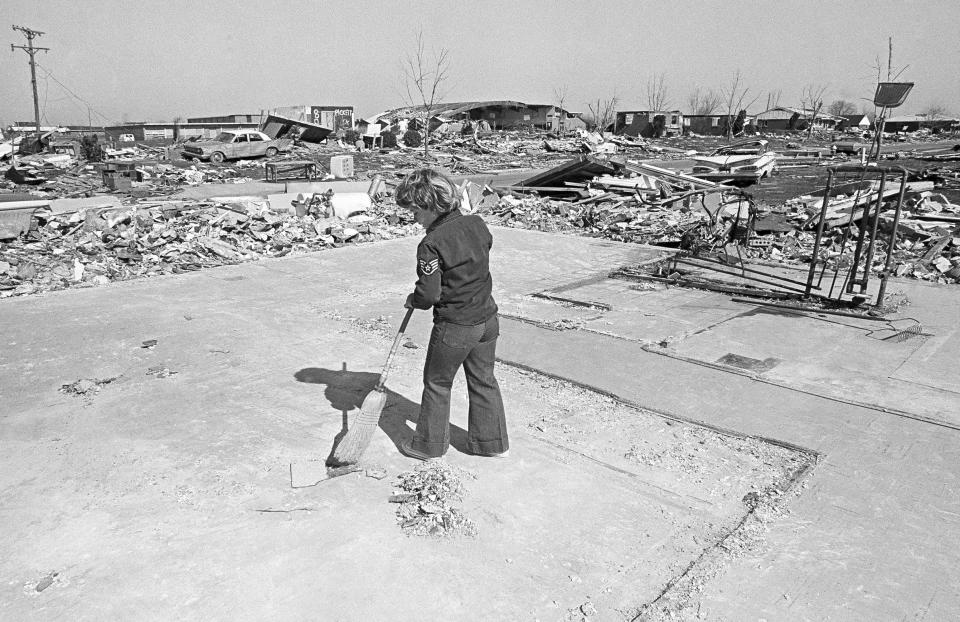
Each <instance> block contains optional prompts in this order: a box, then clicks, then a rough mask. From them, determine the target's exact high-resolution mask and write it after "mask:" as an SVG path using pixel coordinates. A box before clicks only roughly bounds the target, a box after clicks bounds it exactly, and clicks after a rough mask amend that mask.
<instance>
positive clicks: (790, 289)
mask: <svg viewBox="0 0 960 622" xmlns="http://www.w3.org/2000/svg"><path fill="white" fill-rule="evenodd" d="M676 261H677V262H678V263H685V264H687V265H690V266H693V267H695V268H706V269H707V270H713V271H715V272H719V273H720V274H727V275H729V276H738V277H739V276H740V275H739V274H737V273H736V272H727V271H725V270H720V269H718V268H714V267H711V266H703V265H700V264H695V263H689V262H685V261H684V260H683V259H682V258H678V259H677V260H676ZM741 278H745V279H747V280H748V281H754V282H756V283H763V284H764V285H770V286H773V287H779V288H780V289H785V290H787V291H788V292H797V293H802V294H804V295H805V296H806V295H809V294H808V293H806V292H804V291H803V290H802V289H796V288H793V287H787V286H786V285H781V284H779V283H771V282H770V281H764V280H763V279H758V278H754V277H741Z"/></svg>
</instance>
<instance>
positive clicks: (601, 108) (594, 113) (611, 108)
mask: <svg viewBox="0 0 960 622" xmlns="http://www.w3.org/2000/svg"><path fill="white" fill-rule="evenodd" d="M619 101H620V100H619V99H618V98H617V96H616V95H614V96H613V97H611V98H610V99H597V101H596V102H594V103H588V104H587V109H588V110H589V111H590V121H591V122H592V123H593V125H594V126H595V127H596V129H597V131H598V132H600V136H601V137H603V135H604V132H605V131H606V129H607V126H608V125H610V124H611V123H613V122H614V121H615V120H616V118H617V104H618V103H619Z"/></svg>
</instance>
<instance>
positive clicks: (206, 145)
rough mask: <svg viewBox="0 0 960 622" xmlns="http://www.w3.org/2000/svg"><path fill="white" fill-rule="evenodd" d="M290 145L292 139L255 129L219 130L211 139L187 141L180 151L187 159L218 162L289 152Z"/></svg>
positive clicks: (270, 156) (291, 145) (291, 144)
mask: <svg viewBox="0 0 960 622" xmlns="http://www.w3.org/2000/svg"><path fill="white" fill-rule="evenodd" d="M292 147H293V141H292V140H290V139H287V138H276V139H274V138H270V137H269V136H267V135H266V134H264V133H263V132H258V131H256V130H232V131H229V132H220V134H218V135H217V137H216V138H214V139H213V140H201V141H196V142H192V143H188V144H186V145H184V146H183V149H182V153H183V155H184V157H186V158H188V159H197V160H210V161H211V162H214V163H220V162H223V161H224V160H246V159H248V158H259V157H262V156H266V157H268V158H272V157H273V156H275V155H277V154H278V153H283V152H289V151H290V150H291V149H292Z"/></svg>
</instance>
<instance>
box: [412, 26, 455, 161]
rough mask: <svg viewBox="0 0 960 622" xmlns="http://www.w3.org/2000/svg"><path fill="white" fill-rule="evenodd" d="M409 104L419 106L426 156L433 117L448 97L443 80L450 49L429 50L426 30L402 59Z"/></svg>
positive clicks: (446, 73) (448, 69)
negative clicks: (425, 35)
mask: <svg viewBox="0 0 960 622" xmlns="http://www.w3.org/2000/svg"><path fill="white" fill-rule="evenodd" d="M403 73H404V78H405V87H406V98H407V103H408V104H409V105H410V106H412V107H415V108H417V109H418V112H419V115H418V117H419V118H420V119H421V120H422V122H423V129H424V132H425V136H424V139H423V155H424V157H427V156H429V155H430V119H432V118H433V111H434V110H436V108H437V105H438V104H439V103H440V101H441V100H442V99H443V97H444V96H445V92H444V91H443V86H444V83H445V82H446V81H447V79H448V78H449V76H450V50H448V49H447V48H439V49H434V50H433V51H432V52H431V53H429V54H428V53H427V49H426V44H425V43H424V40H423V29H420V30H418V31H417V40H416V47H415V49H414V51H413V53H412V54H408V55H407V57H406V58H405V59H404V61H403Z"/></svg>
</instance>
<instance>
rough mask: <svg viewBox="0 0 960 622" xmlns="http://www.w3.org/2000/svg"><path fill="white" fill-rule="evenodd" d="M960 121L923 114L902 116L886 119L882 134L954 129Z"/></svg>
mask: <svg viewBox="0 0 960 622" xmlns="http://www.w3.org/2000/svg"><path fill="white" fill-rule="evenodd" d="M958 124H960V121H958V120H957V119H953V118H950V117H944V116H936V117H931V116H928V115H925V114H904V115H897V116H892V117H887V118H886V119H884V122H883V131H884V132H891V133H892V132H916V131H917V130H919V129H927V130H932V131H934V132H941V131H950V130H953V129H956V128H957V126H958Z"/></svg>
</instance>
